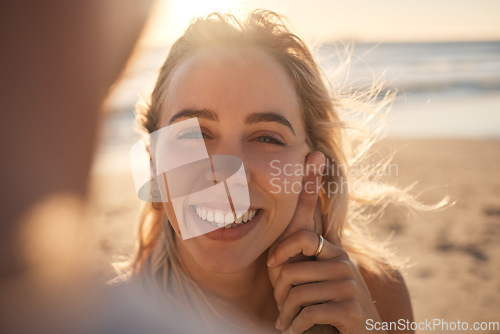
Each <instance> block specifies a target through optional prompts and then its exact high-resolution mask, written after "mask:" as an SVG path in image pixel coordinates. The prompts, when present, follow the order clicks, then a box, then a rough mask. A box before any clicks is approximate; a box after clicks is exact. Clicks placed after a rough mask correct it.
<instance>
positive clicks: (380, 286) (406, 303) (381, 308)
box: [359, 267, 413, 322]
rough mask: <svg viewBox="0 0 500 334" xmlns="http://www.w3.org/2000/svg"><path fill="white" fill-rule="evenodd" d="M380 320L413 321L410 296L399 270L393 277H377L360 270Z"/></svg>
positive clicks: (395, 271) (392, 274) (394, 271)
mask: <svg viewBox="0 0 500 334" xmlns="http://www.w3.org/2000/svg"><path fill="white" fill-rule="evenodd" d="M359 270H360V272H361V275H362V276H363V279H364V280H365V283H366V285H367V286H368V290H370V294H371V297H372V299H373V300H374V302H375V306H376V308H377V311H378V314H379V316H380V319H381V320H382V321H384V322H386V321H387V322H391V321H395V322H397V321H398V320H399V319H405V320H409V321H413V310H412V307H411V301H410V295H409V292H408V288H407V287H406V283H405V281H404V278H403V276H402V275H401V273H400V272H399V270H393V272H392V273H390V274H391V277H385V276H384V275H376V274H373V273H371V272H368V271H367V270H364V269H363V268H361V267H360V268H359Z"/></svg>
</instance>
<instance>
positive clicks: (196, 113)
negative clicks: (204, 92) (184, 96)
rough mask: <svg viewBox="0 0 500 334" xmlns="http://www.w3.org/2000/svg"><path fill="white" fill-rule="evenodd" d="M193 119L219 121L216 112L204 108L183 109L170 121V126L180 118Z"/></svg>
mask: <svg viewBox="0 0 500 334" xmlns="http://www.w3.org/2000/svg"><path fill="white" fill-rule="evenodd" d="M193 117H198V118H205V119H209V120H211V121H218V120H219V117H218V116H217V114H216V113H215V112H213V111H212V110H209V109H206V108H203V109H183V110H181V111H179V112H178V113H176V114H175V115H174V116H172V118H170V120H169V121H168V124H169V125H170V124H172V123H173V122H174V121H175V120H177V119H179V118H193Z"/></svg>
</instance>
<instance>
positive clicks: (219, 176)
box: [205, 155, 249, 185]
mask: <svg viewBox="0 0 500 334" xmlns="http://www.w3.org/2000/svg"><path fill="white" fill-rule="evenodd" d="M210 167H211V168H210V169H209V170H208V169H207V170H206V171H205V178H206V180H207V181H213V182H214V184H215V183H219V182H223V181H226V180H227V179H229V178H230V179H231V184H239V185H246V184H248V182H249V173H248V170H247V168H245V164H244V162H243V160H242V159H241V158H240V157H237V156H234V155H211V156H210ZM243 171H244V173H242V172H243ZM243 178H245V179H243Z"/></svg>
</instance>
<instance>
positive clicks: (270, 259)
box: [267, 255, 276, 267]
mask: <svg viewBox="0 0 500 334" xmlns="http://www.w3.org/2000/svg"><path fill="white" fill-rule="evenodd" d="M274 262H276V259H275V258H274V255H271V257H270V258H269V259H267V266H268V267H271V266H272V265H273V264H274Z"/></svg>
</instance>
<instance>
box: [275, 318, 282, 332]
mask: <svg viewBox="0 0 500 334" xmlns="http://www.w3.org/2000/svg"><path fill="white" fill-rule="evenodd" d="M274 327H276V329H279V330H281V321H280V318H278V320H276V323H275V324H274Z"/></svg>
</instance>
